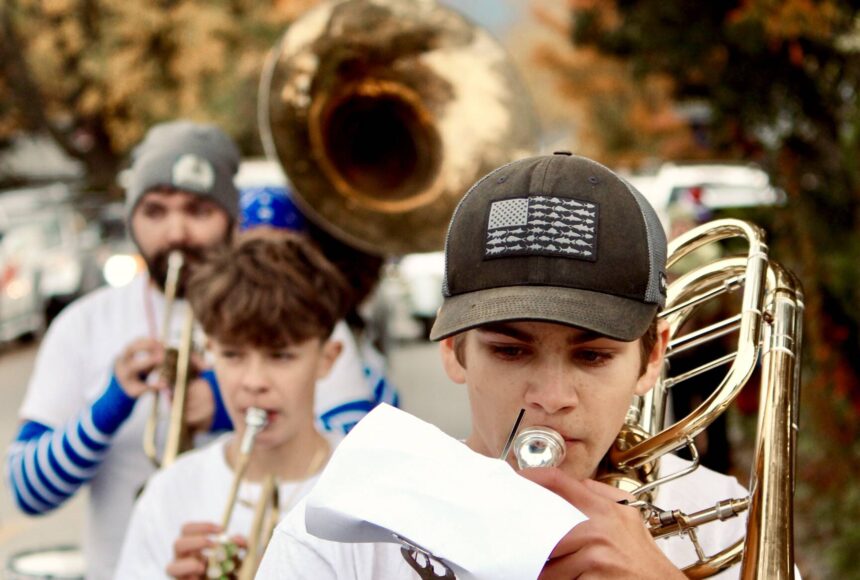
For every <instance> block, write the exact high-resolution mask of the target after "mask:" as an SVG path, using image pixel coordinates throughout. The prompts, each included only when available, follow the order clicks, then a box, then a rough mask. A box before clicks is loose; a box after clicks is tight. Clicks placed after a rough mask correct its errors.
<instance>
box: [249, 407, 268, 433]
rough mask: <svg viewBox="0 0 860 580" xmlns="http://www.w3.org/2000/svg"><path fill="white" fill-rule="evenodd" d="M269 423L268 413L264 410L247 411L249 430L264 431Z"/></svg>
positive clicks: (253, 408) (251, 409)
mask: <svg viewBox="0 0 860 580" xmlns="http://www.w3.org/2000/svg"><path fill="white" fill-rule="evenodd" d="M268 422H269V421H268V419H266V412H265V411H264V410H263V409H259V408H257V407H250V408H248V410H247V411H245V425H246V426H247V427H248V428H249V429H257V430H260V429H263V428H264V427H265V426H266V424H267V423H268Z"/></svg>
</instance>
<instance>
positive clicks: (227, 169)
mask: <svg viewBox="0 0 860 580" xmlns="http://www.w3.org/2000/svg"><path fill="white" fill-rule="evenodd" d="M131 159H132V165H131V169H130V170H129V173H128V178H127V182H126V190H125V200H126V216H127V217H128V219H129V220H130V219H131V214H132V213H133V212H134V208H135V207H137V203H138V202H139V201H140V198H141V197H142V196H143V194H144V193H146V192H148V191H151V190H153V189H155V188H158V187H169V188H171V189H178V190H181V191H188V192H191V193H195V194H198V195H205V196H209V197H211V198H212V200H213V201H215V202H217V203H218V204H219V205H221V207H223V208H224V210H225V211H226V212H227V214H228V215H229V216H230V217H231V218H232V219H234V220H235V219H236V218H237V216H238V212H239V194H238V192H237V190H236V186H235V185H234V184H233V176H234V175H235V174H236V171H237V170H238V169H239V161H240V159H241V158H240V154H239V149H238V148H237V147H236V144H235V143H234V142H233V140H232V139H230V137H229V136H228V135H227V134H226V133H224V131H222V130H221V129H219V128H218V127H215V126H214V125H203V124H199V123H193V122H191V121H172V122H169V123H161V124H159V125H155V126H154V127H152V128H151V129H150V130H149V131H148V132H147V134H146V136H145V137H144V138H143V141H142V142H141V143H140V145H138V146H137V147H135V148H134V151H132V154H131Z"/></svg>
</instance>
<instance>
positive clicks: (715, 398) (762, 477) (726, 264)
mask: <svg viewBox="0 0 860 580" xmlns="http://www.w3.org/2000/svg"><path fill="white" fill-rule="evenodd" d="M730 238H740V239H743V240H744V241H745V242H746V244H747V254H746V256H738V257H730V258H724V259H721V260H718V261H716V262H713V263H710V264H706V265H704V266H701V267H699V268H696V269H695V270H693V271H691V272H689V273H687V274H685V275H683V276H681V277H680V278H678V280H676V281H675V282H673V283H672V284H671V285H670V286H669V291H668V297H667V301H666V308H665V309H664V310H663V312H662V313H661V314H660V316H661V317H663V318H664V319H665V320H666V321H667V322H668V323H669V329H670V337H671V338H670V343H669V348H668V350H667V353H666V357H667V359H671V357H672V356H673V355H674V354H678V353H680V352H683V351H684V350H687V349H689V348H693V347H696V346H699V345H704V344H707V343H708V342H709V341H711V340H714V339H717V338H720V337H722V336H725V335H728V334H733V333H737V337H738V340H737V351H736V352H734V353H730V354H728V355H725V356H723V357H721V358H718V359H716V360H714V361H711V362H708V363H706V364H704V365H702V366H700V367H698V368H696V369H693V370H691V371H687V372H686V373H683V374H681V375H677V376H668V374H667V373H666V372H665V371H664V376H663V377H662V378H661V379H660V381H658V383H657V385H656V386H655V387H654V388H653V389H652V390H651V392H649V393H648V394H647V395H645V396H644V397H636V399H635V400H634V402H633V404H632V405H631V407H630V410H629V411H628V413H627V417H626V420H625V424H624V426H623V427H622V429H621V431H620V432H619V434H618V436H617V438H616V441H615V444H614V445H613V447H612V448H611V449H610V451H609V453H608V454H607V457H606V458H605V460H604V462H603V464H602V465H601V467H600V469H599V472H598V479H599V480H601V481H604V482H605V483H609V484H611V485H614V486H616V487H618V488H620V489H623V490H625V491H628V492H630V493H631V494H633V495H634V496H636V497H637V499H638V500H639V501H637V502H635V504H631V505H636V506H637V507H639V508H640V509H641V510H642V513H643V517H644V519H645V523H646V525H647V527H648V529H649V531H650V533H651V535H652V536H653V537H655V538H658V537H666V536H673V535H682V536H686V537H687V538H688V539H689V540H690V541H691V542H692V543H693V546H694V548H695V549H696V552H697V555H698V558H699V559H698V561H697V562H695V563H693V564H691V565H690V566H688V567H686V568H685V569H684V570H683V572H684V573H685V574H686V575H687V576H688V577H690V578H704V577H708V576H712V575H714V574H717V573H719V572H720V571H722V570H724V569H726V568H728V567H730V566H733V565H735V564H737V563H738V562H740V564H741V571H740V577H741V578H744V579H753V578H777V579H779V578H783V579H788V578H793V577H794V524H793V509H792V500H793V496H794V476H795V473H794V472H795V443H796V435H797V430H798V426H797V425H798V423H797V417H798V409H799V402H798V401H799V385H800V343H801V335H802V325H803V320H802V318H803V292H802V290H801V287H800V284H799V282H798V281H797V279H796V278H795V277H794V276H793V275H792V274H791V272H789V271H788V270H786V269H785V268H783V267H782V266H781V265H780V264H779V263H777V262H774V261H772V260H770V259H769V258H768V255H767V246H766V245H765V243H764V234H763V232H762V231H761V230H760V229H759V228H757V227H755V226H753V225H752V224H749V223H747V222H744V221H741V220H736V219H723V220H716V221H713V222H710V223H706V224H703V225H701V226H699V227H697V228H694V229H692V230H690V231H689V232H686V233H685V234H683V235H681V236H679V237H678V238H677V239H675V240H673V241H672V242H671V243H670V244H669V248H668V250H669V258H668V264H669V265H670V266H671V265H672V264H674V263H676V262H677V261H678V260H680V259H681V258H683V257H684V256H686V255H688V254H690V253H692V252H694V251H695V250H697V249H698V248H701V247H702V246H704V245H706V244H710V243H717V242H720V241H721V240H727V239H730ZM736 291H742V305H741V311H740V312H739V313H738V314H736V315H734V316H732V317H729V318H727V319H725V320H722V321H719V322H716V323H714V324H711V325H709V326H707V327H705V328H702V329H699V330H696V331H693V332H689V333H686V334H683V335H680V336H679V335H678V333H679V330H680V329H681V327H682V326H683V323H684V322H685V321H686V320H687V319H688V318H689V316H690V315H691V314H692V313H693V312H694V311H695V310H696V309H698V308H699V307H701V306H702V305H703V304H705V303H707V302H708V301H710V300H712V299H715V298H717V297H719V296H722V295H724V294H727V293H730V292H736ZM757 364H758V365H760V367H761V394H760V402H759V417H758V432H757V435H756V442H755V456H754V458H753V464H752V469H751V477H750V494H749V496H748V497H744V498H727V499H725V500H723V501H720V502H718V503H717V504H716V505H714V506H713V507H707V508H705V509H702V510H700V511H698V512H695V513H691V514H686V513H683V512H681V511H680V510H661V509H658V508H656V507H655V506H654V505H653V504H652V503H651V501H652V494H653V492H654V490H655V489H657V488H658V487H659V486H660V485H662V484H663V483H666V482H668V481H671V480H674V479H678V478H680V477H683V476H684V475H686V474H688V473H690V472H691V471H693V470H694V469H696V467H698V453H697V451H696V446H695V444H694V442H693V438H694V437H695V436H696V435H698V434H699V433H701V432H702V431H703V430H704V429H705V428H707V426H708V425H710V424H711V423H712V422H713V421H714V419H716V418H717V417H718V416H719V415H720V414H721V413H723V412H725V411H726V410H727V408H728V407H729V405H730V404H731V403H732V401H734V399H735V398H736V397H737V395H738V394H739V393H740V391H741V389H742V388H743V387H744V386H745V385H746V384H747V382H748V381H749V379H750V376H751V375H752V374H753V370H754V369H755V367H756V365H757ZM723 365H730V366H729V370H728V373H727V374H726V376H725V377H724V378H723V380H722V382H721V383H720V384H719V385H718V386H717V387H716V389H715V390H714V392H713V393H712V394H711V396H710V397H708V398H707V399H706V400H705V401H704V402H703V403H702V404H701V405H699V407H698V408H696V409H695V410H693V411H692V412H691V413H690V414H689V415H688V416H686V417H683V418H681V419H680V420H678V421H676V422H675V423H674V424H671V425H664V418H665V414H666V413H665V409H666V402H667V397H668V393H669V390H670V389H671V388H673V387H674V386H675V385H678V384H679V383H681V382H683V381H685V380H687V379H689V378H691V377H693V376H696V375H698V374H701V373H703V372H706V371H708V370H710V369H713V368H717V367H720V366H723ZM531 431H532V432H531V433H526V432H525V431H524V432H523V434H522V436H521V437H520V438H518V440H517V442H515V445H514V447H515V453H516V455H517V461H518V462H519V464H520V466H521V467H522V466H536V465H537V466H542V465H557V464H558V463H560V462H561V460H562V459H563V452H564V449H563V446H562V447H561V448H560V449H557V450H556V451H553V450H554V449H556V448H558V447H559V446H558V445H554V443H553V434H554V432H553V431H552V430H551V429H548V428H546V427H539V428H533V429H532V430H531ZM556 435H557V434H556ZM684 446H686V447H687V448H688V449H689V450H690V452H691V455H692V457H693V463H692V464H691V465H690V466H689V467H688V468H686V469H684V470H682V471H681V472H678V473H672V474H662V473H660V469H659V460H660V457H661V456H662V455H665V454H666V453H669V452H671V451H673V450H675V449H679V448H681V447H684ZM745 511H748V518H747V533H746V535H745V537H743V538H741V539H739V540H738V541H737V542H735V543H734V544H732V545H731V546H728V547H726V548H724V549H723V550H722V551H720V552H719V553H717V554H713V555H706V554H705V553H704V551H703V550H702V548H701V546H700V544H699V542H698V539H697V537H696V529H697V528H698V527H699V526H701V525H702V524H706V523H708V522H713V521H717V520H726V519H728V518H731V517H735V516H737V515H739V514H741V513H743V512H745Z"/></svg>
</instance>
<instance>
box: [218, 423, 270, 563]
mask: <svg viewBox="0 0 860 580" xmlns="http://www.w3.org/2000/svg"><path fill="white" fill-rule="evenodd" d="M267 424H268V421H267V419H266V412H265V411H264V410H262V409H258V408H255V407H251V408H249V409H248V410H247V412H246V413H245V432H244V433H243V435H242V441H241V444H240V446H239V457H238V459H237V462H236V469H235V471H234V475H233V484H232V485H231V487H230V495H229V496H228V499H227V506H226V507H225V509H224V515H223V516H222V518H221V527H222V529H223V530H224V534H223V535H222V536H220V537H219V538H218V540H217V542H218V544H217V545H216V546H215V548H213V549H212V550H211V551H210V553H209V556H208V558H207V565H206V577H207V578H210V579H218V580H234V579H237V580H250V579H251V578H253V577H254V574H256V572H257V568H258V566H259V564H260V558H261V557H262V554H261V548H262V547H263V546H264V545H265V544H262V545H261V542H268V539H269V538H271V537H272V533H273V532H274V530H275V526H276V525H277V523H278V516H279V511H278V503H279V501H278V485H277V481H276V480H275V477H274V476H273V475H269V476H267V477H266V478H265V480H264V481H263V486H262V490H261V492H260V498H259V500H258V501H257V505H256V507H255V509H254V518H253V523H252V524H251V533H250V534H249V536H248V549H247V552H245V553H244V554H243V553H242V551H241V550H240V549H239V548H238V547H237V546H236V544H235V543H234V542H232V541H230V539H229V537H228V536H227V532H226V530H227V527H228V526H229V525H230V519H231V517H232V515H233V508H234V507H235V505H236V499H237V497H238V495H239V486H240V485H241V483H242V479H243V478H244V476H245V471H246V470H247V469H248V463H249V461H250V459H251V451H252V450H253V447H254V441H255V440H256V438H257V435H259V433H260V432H261V431H262V430H263V429H265V428H266V425H267Z"/></svg>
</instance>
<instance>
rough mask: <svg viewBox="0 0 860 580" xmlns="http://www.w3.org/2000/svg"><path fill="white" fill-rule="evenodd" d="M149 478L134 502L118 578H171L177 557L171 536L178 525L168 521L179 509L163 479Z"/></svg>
mask: <svg viewBox="0 0 860 580" xmlns="http://www.w3.org/2000/svg"><path fill="white" fill-rule="evenodd" d="M158 475H159V474H156V476H155V477H153V478H152V479H150V480H149V483H148V484H147V485H146V488H145V489H144V491H143V494H142V495H141V496H140V498H139V499H138V500H137V503H135V505H134V511H133V512H132V515H131V520H130V522H129V526H128V529H127V530H126V534H125V541H124V543H123V546H122V551H121V552H120V557H119V564H118V565H117V568H116V572H115V575H114V578H116V579H117V580H120V579H121V580H153V579H157V578H170V577H169V576H168V575H167V572H166V570H167V565H168V564H169V563H170V561H171V560H172V558H173V542H174V541H175V540H176V538H174V537H170V536H171V535H172V534H171V533H170V532H171V531H172V530H173V529H174V527H173V526H171V524H170V522H169V521H168V520H167V516H168V514H170V513H172V512H173V511H175V510H174V509H173V508H174V507H175V506H173V502H172V501H171V493H170V490H169V489H168V486H165V485H161V484H162V482H163V478H160V477H158Z"/></svg>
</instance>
